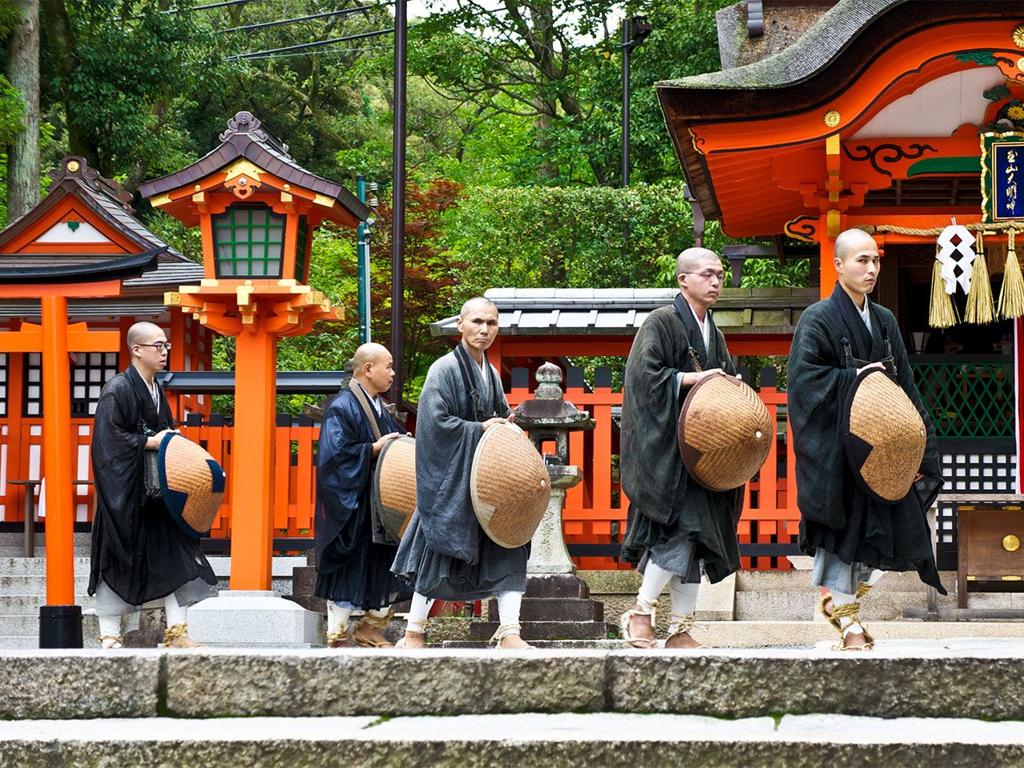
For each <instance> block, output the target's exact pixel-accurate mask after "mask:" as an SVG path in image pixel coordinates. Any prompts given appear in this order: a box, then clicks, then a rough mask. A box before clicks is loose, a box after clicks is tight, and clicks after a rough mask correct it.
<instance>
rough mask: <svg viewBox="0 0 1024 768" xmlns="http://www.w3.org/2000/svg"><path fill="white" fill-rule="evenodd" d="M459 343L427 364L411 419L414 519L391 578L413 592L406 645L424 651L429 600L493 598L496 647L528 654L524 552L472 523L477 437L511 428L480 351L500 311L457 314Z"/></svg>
mask: <svg viewBox="0 0 1024 768" xmlns="http://www.w3.org/2000/svg"><path fill="white" fill-rule="evenodd" d="M458 327H459V331H460V332H461V333H462V340H461V341H460V343H459V344H458V346H456V348H455V349H454V350H453V351H452V352H449V353H448V354H447V355H445V356H444V357H442V358H440V359H439V360H436V361H435V362H434V364H433V365H431V366H430V370H429V371H428V373H427V378H426V380H425V381H424V383H423V391H422V393H421V394H420V402H419V410H418V412H417V414H416V512H415V513H414V514H413V518H412V520H411V521H410V522H409V527H408V529H407V530H406V532H405V536H404V537H403V538H402V543H401V545H399V548H398V557H397V558H396V559H395V564H394V566H393V567H392V570H393V571H394V572H395V573H396V574H398V575H399V576H400V577H401V578H403V579H404V580H405V581H406V582H407V583H409V584H410V585H412V586H413V588H414V589H415V594H414V595H413V599H412V606H411V608H410V610H409V623H408V625H407V628H406V633H405V637H404V638H403V639H402V640H400V641H399V645H401V646H402V647H405V648H422V647H423V646H424V645H425V643H426V635H425V623H426V620H427V615H428V613H429V611H430V605H431V602H432V600H433V599H434V598H438V599H441V600H482V599H484V598H487V597H492V596H493V597H496V598H497V601H498V615H499V619H500V621H499V627H498V630H497V632H495V634H494V637H493V638H492V641H494V642H496V643H497V645H498V647H499V648H529V647H530V646H529V645H528V644H527V643H525V642H524V641H523V639H522V638H521V637H520V635H519V631H520V627H519V609H520V605H521V603H522V598H523V593H524V592H525V591H526V561H527V560H528V559H529V555H530V545H529V544H525V545H524V546H521V547H517V548H515V549H506V548H505V547H502V546H500V545H498V544H495V543H494V542H493V541H491V540H490V539H489V538H488V537H487V535H486V534H485V533H484V531H483V529H482V528H481V527H480V523H479V522H477V519H476V515H475V514H474V513H473V505H472V501H471V499H470V491H469V475H470V470H471V469H472V466H473V456H474V454H475V453H476V447H477V444H478V443H479V442H480V438H481V437H482V436H483V434H484V432H485V431H487V430H488V429H490V428H491V427H494V426H496V425H498V424H502V423H504V422H506V421H509V420H511V415H510V411H509V407H508V401H506V400H505V393H504V392H503V391H502V388H501V379H500V378H499V377H498V372H497V371H496V370H495V369H494V367H493V366H492V365H491V364H490V363H488V362H487V357H486V352H487V350H488V349H489V348H490V346H491V344H493V343H494V339H495V337H497V335H498V308H497V307H496V306H494V303H493V302H492V301H491V300H490V299H486V298H483V297H477V298H474V299H470V300H469V301H467V302H466V303H465V304H464V305H463V306H462V311H461V312H460V313H459V319H458Z"/></svg>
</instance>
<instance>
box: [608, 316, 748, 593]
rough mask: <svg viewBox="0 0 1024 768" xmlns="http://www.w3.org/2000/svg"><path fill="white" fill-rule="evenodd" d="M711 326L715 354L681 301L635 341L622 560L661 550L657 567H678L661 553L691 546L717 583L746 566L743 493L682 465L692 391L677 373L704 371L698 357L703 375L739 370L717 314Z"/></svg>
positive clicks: (650, 320)
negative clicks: (739, 536) (740, 530)
mask: <svg viewBox="0 0 1024 768" xmlns="http://www.w3.org/2000/svg"><path fill="white" fill-rule="evenodd" d="M708 322H709V323H711V329H710V330H711V332H710V333H709V345H710V347H711V349H710V350H707V349H705V348H704V339H703V337H702V336H701V332H700V327H699V326H698V325H697V321H696V320H695V319H694V318H693V314H692V312H691V310H690V308H689V306H687V304H686V303H685V301H684V299H683V298H682V297H681V296H679V297H677V298H676V302H675V303H674V304H673V305H672V306H668V307H661V308H660V309H656V310H654V311H653V312H652V313H651V314H650V315H649V316H648V317H647V319H646V320H645V321H644V323H643V325H642V326H640V330H639V331H637V334H636V338H635V339H634V340H633V346H632V348H631V349H630V352H629V358H628V360H627V361H626V374H625V381H624V383H623V388H622V427H621V429H622V433H621V435H622V437H621V476H622V489H623V490H624V491H625V492H626V495H627V496H628V497H629V501H630V504H629V530H628V532H627V534H626V539H625V541H624V543H623V546H622V555H623V557H624V558H625V559H626V560H628V561H630V562H637V563H642V562H645V558H646V556H647V555H648V554H649V552H650V551H654V552H655V558H654V559H655V562H657V563H658V565H660V566H661V567H663V568H666V570H672V568H671V565H670V564H669V566H668V567H667V566H666V563H664V562H662V559H661V558H659V557H658V556H657V551H658V548H659V546H664V545H666V544H668V543H669V542H681V541H682V542H689V546H691V547H692V549H691V550H690V559H691V560H692V561H694V562H696V561H698V560H703V561H704V571H705V573H706V574H707V576H708V578H709V579H710V580H711V581H713V582H716V581H721V580H722V579H724V578H725V577H726V576H728V575H729V574H730V573H732V572H733V571H735V570H737V569H738V568H739V566H740V558H739V546H738V544H737V540H736V526H737V524H738V523H739V517H740V512H741V511H742V500H743V489H742V488H739V489H736V490H733V491H724V492H720V491H711V490H708V489H707V488H705V487H703V486H702V485H700V484H698V483H697V482H696V481H695V480H694V479H693V478H691V477H690V475H689V474H688V473H687V472H686V470H685V468H684V467H683V461H682V458H681V457H680V455H679V442H678V436H677V424H678V421H679V412H680V410H681V409H682V405H683V401H684V400H685V399H686V395H687V393H688V392H689V390H690V388H689V387H681V386H679V385H678V384H677V374H678V373H681V372H682V373H685V372H689V371H696V370H698V368H697V366H696V365H694V361H693V357H694V355H695V356H696V358H697V360H698V361H699V364H700V370H709V369H711V368H722V369H723V370H724V371H725V372H726V373H729V374H735V373H736V368H735V366H734V365H733V362H732V359H731V358H730V357H729V350H728V348H727V347H726V345H725V337H724V336H723V335H722V333H721V331H719V330H718V328H717V327H716V326H715V325H714V320H713V319H712V317H711V314H710V313H708ZM691 350H692V354H691ZM678 575H680V576H683V577H686V576H687V573H679V574H678ZM691 575H692V574H691Z"/></svg>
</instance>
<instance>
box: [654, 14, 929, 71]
mask: <svg viewBox="0 0 1024 768" xmlns="http://www.w3.org/2000/svg"><path fill="white" fill-rule="evenodd" d="M909 2H914V0H840V2H838V3H836V5H835V6H833V7H832V8H831V9H829V10H828V11H827V12H826V13H825V14H823V15H822V17H821V18H820V19H818V21H817V22H815V23H814V24H813V25H812V26H811V27H810V29H808V30H807V32H805V33H804V35H803V36H802V37H801V38H800V39H799V40H798V41H797V42H796V43H794V44H793V45H791V46H790V47H788V48H785V49H783V50H782V51H780V52H779V53H777V54H775V55H774V56H770V57H768V58H766V59H762V60H760V61H757V62H754V63H752V64H748V65H746V66H742V67H735V68H732V69H726V70H722V71H720V72H709V73H707V74H703V75H693V76H691V77H683V78H679V79H676V80H665V81H662V82H659V83H658V84H657V88H659V89H662V88H698V89H729V88H740V89H755V88H777V87H779V86H783V85H791V84H794V83H798V82H800V81H801V80H804V79H806V78H808V77H810V76H811V75H813V74H814V73H815V72H817V71H818V70H819V69H821V68H822V67H824V66H826V65H827V64H828V63H829V62H830V61H831V60H832V59H834V58H835V57H836V56H837V55H838V54H839V53H840V52H841V51H842V50H843V49H844V48H845V47H846V46H847V45H849V44H850V42H851V41H852V40H853V38H855V37H856V36H857V34H858V33H859V32H860V31H861V30H862V29H863V28H864V27H865V26H867V25H868V24H869V23H870V22H871V21H873V20H874V19H876V18H878V17H879V16H881V15H883V14H884V13H886V12H887V11H889V10H890V9H892V8H895V7H896V6H898V5H903V4H904V3H909Z"/></svg>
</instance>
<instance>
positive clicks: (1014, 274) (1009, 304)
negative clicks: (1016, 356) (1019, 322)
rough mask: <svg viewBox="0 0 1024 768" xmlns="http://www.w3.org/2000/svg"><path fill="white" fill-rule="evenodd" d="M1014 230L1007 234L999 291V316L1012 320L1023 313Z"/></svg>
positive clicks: (1021, 278)
mask: <svg viewBox="0 0 1024 768" xmlns="http://www.w3.org/2000/svg"><path fill="white" fill-rule="evenodd" d="M1016 235H1017V233H1016V231H1015V230H1013V229H1011V230H1010V232H1009V234H1008V235H1007V238H1006V241H1007V248H1006V269H1005V270H1004V271H1003V287H1002V290H1000V291H999V316H1000V317H1001V318H1002V319H1003V320H1012V319H1014V318H1016V317H1020V316H1021V315H1024V275H1022V274H1021V271H1020V262H1019V261H1018V260H1017V249H1016V242H1015V241H1016Z"/></svg>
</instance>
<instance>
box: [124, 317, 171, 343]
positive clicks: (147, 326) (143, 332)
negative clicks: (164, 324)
mask: <svg viewBox="0 0 1024 768" xmlns="http://www.w3.org/2000/svg"><path fill="white" fill-rule="evenodd" d="M166 338H167V337H166V336H165V335H164V331H163V329H162V328H161V327H160V326H159V325H155V324H154V323H135V324H134V325H132V327H131V328H129V329H128V349H131V348H132V347H134V346H135V345H136V344H152V343H153V342H156V341H164V340H165V339H166Z"/></svg>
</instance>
